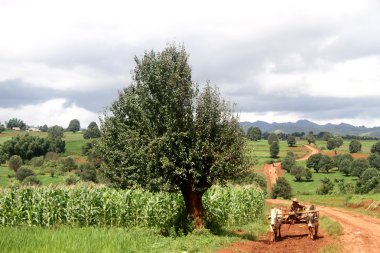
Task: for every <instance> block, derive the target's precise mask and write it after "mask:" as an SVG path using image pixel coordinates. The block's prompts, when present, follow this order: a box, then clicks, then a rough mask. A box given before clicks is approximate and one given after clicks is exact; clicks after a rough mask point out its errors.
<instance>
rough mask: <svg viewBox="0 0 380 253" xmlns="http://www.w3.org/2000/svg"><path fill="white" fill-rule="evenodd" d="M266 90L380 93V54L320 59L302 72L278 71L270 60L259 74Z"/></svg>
mask: <svg viewBox="0 0 380 253" xmlns="http://www.w3.org/2000/svg"><path fill="white" fill-rule="evenodd" d="M257 82H258V83H259V84H261V85H262V88H261V89H262V91H264V92H265V93H276V94H281V93H287V94H289V95H290V96H291V95H292V94H293V95H302V94H309V95H312V96H317V97H320V96H324V97H349V98H352V97H364V96H380V85H379V83H380V56H369V57H363V58H358V59H353V60H348V61H344V62H337V63H331V62H320V63H319V67H318V66H316V67H315V68H314V69H309V70H305V71H302V72H277V71H276V63H274V62H270V63H267V64H266V66H265V70H264V71H263V72H262V73H261V74H260V75H259V77H258V78H257Z"/></svg>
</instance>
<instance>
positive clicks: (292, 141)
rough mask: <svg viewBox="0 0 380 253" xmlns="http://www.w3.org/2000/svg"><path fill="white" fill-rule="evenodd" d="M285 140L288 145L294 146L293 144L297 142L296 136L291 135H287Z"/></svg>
mask: <svg viewBox="0 0 380 253" xmlns="http://www.w3.org/2000/svg"><path fill="white" fill-rule="evenodd" d="M287 142H288V146H289V147H294V145H296V143H297V141H296V138H295V137H294V136H292V135H289V136H288V138H287Z"/></svg>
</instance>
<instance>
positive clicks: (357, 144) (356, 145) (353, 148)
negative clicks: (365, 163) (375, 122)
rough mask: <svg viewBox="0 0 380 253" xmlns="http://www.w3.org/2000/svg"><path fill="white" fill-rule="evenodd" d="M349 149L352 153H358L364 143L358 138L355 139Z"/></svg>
mask: <svg viewBox="0 0 380 253" xmlns="http://www.w3.org/2000/svg"><path fill="white" fill-rule="evenodd" d="M348 149H349V150H350V153H357V152H359V151H361V150H362V144H361V143H360V141H358V140H353V141H351V142H350V145H349V147H348Z"/></svg>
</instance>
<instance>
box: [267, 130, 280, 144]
mask: <svg viewBox="0 0 380 253" xmlns="http://www.w3.org/2000/svg"><path fill="white" fill-rule="evenodd" d="M273 142H277V143H278V136H277V134H275V133H270V134H269V136H268V144H269V145H272V143H273Z"/></svg>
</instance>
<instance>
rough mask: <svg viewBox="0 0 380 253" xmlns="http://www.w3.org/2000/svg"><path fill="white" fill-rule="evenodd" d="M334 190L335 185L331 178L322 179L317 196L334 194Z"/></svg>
mask: <svg viewBox="0 0 380 253" xmlns="http://www.w3.org/2000/svg"><path fill="white" fill-rule="evenodd" d="M333 189H334V183H333V182H331V181H330V179H329V178H327V177H325V178H323V179H321V185H320V186H319V187H318V189H317V194H319V195H326V194H329V193H331V192H332V190H333Z"/></svg>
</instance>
